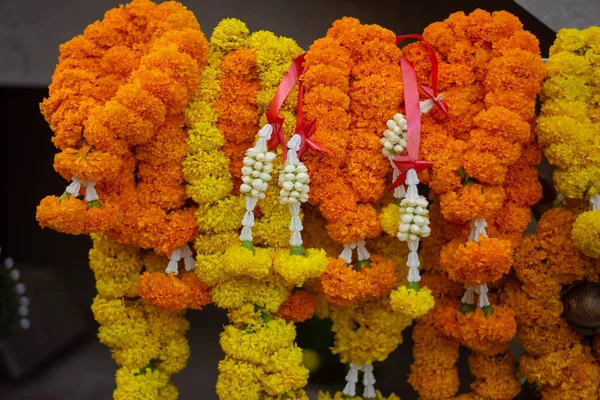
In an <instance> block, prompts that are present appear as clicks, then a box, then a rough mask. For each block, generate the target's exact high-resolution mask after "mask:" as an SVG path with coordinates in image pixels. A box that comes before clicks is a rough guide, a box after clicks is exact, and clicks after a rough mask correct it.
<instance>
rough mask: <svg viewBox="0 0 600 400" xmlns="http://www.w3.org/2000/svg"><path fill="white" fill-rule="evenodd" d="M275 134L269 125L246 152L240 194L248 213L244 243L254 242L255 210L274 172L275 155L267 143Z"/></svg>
mask: <svg viewBox="0 0 600 400" xmlns="http://www.w3.org/2000/svg"><path fill="white" fill-rule="evenodd" d="M272 134H273V126H272V125H270V124H267V125H265V126H263V127H262V128H261V129H260V131H258V140H257V141H256V144H255V145H254V147H252V148H249V149H248V150H246V155H245V156H244V161H243V162H244V166H243V167H242V182H243V183H242V184H241V185H240V192H241V193H243V194H245V195H246V197H245V199H244V201H245V206H246V212H245V214H244V218H243V219H242V232H241V234H240V240H241V241H242V242H245V241H249V242H252V227H253V226H254V208H255V207H256V203H257V201H258V200H259V199H264V198H265V196H266V194H265V193H266V191H267V188H268V187H269V181H270V180H271V178H272V176H271V172H273V160H275V157H276V156H275V153H273V152H270V151H267V141H268V140H269V139H270V138H271V135H272Z"/></svg>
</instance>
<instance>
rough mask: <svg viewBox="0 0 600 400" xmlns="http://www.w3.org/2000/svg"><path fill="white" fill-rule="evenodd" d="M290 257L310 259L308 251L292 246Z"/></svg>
mask: <svg viewBox="0 0 600 400" xmlns="http://www.w3.org/2000/svg"><path fill="white" fill-rule="evenodd" d="M290 255H292V256H302V257H308V254H307V253H306V250H305V249H304V247H302V246H292V248H291V250H290Z"/></svg>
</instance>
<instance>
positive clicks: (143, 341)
mask: <svg viewBox="0 0 600 400" xmlns="http://www.w3.org/2000/svg"><path fill="white" fill-rule="evenodd" d="M92 240H93V242H94V247H93V248H92V250H90V267H91V268H92V270H93V271H94V275H95V277H96V288H97V290H98V295H97V296H96V298H95V299H94V303H93V305H92V311H93V313H94V317H95V319H96V321H98V323H99V324H100V328H99V331H98V338H99V339H100V342H102V343H103V344H105V345H107V346H108V347H109V348H110V349H111V352H112V357H113V359H114V360H115V362H116V363H117V364H118V365H119V370H118V371H117V373H116V381H117V388H116V390H115V392H114V398H115V399H130V398H132V397H136V398H137V397H139V396H141V395H142V394H143V396H145V398H148V399H177V398H178V391H177V388H176V387H175V386H174V385H173V384H172V383H170V376H171V375H172V374H174V373H177V372H179V371H181V370H182V369H183V368H184V367H185V365H186V364H187V359H188V357H189V345H188V342H187V339H186V338H185V332H186V331H187V329H188V327H189V324H188V322H187V320H186V319H185V317H184V316H183V314H182V313H181V312H178V313H167V312H164V311H160V310H158V309H156V308H153V307H152V306H150V305H147V304H145V302H144V301H142V300H141V299H140V298H139V297H138V295H137V290H136V286H137V283H138V278H139V276H140V272H141V271H142V269H143V268H144V267H145V268H146V270H148V271H155V270H156V269H157V268H158V269H159V270H160V269H162V268H163V266H162V265H163V262H162V258H159V257H156V256H153V255H152V253H149V254H148V255H147V256H146V257H144V256H143V255H142V253H141V252H140V250H139V248H135V247H134V246H130V245H121V244H118V243H115V242H112V241H111V240H110V239H108V238H107V236H106V235H105V234H94V235H92ZM157 260H158V262H156V261H157ZM124 332H125V333H124Z"/></svg>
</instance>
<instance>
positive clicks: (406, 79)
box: [392, 56, 433, 189]
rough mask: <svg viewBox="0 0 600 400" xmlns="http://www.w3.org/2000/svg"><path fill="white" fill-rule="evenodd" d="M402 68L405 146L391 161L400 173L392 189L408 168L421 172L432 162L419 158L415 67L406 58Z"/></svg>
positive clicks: (397, 184)
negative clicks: (403, 152) (401, 153)
mask: <svg viewBox="0 0 600 400" xmlns="http://www.w3.org/2000/svg"><path fill="white" fill-rule="evenodd" d="M400 67H401V68H402V81H403V83H404V106H405V109H406V125H407V132H406V136H407V148H406V155H405V156H397V157H394V159H393V160H392V162H393V163H394V165H395V166H396V167H398V169H399V170H400V172H401V173H400V174H399V175H398V177H397V178H396V180H395V181H394V183H393V184H392V189H395V188H397V187H398V186H400V185H402V184H403V183H404V179H403V177H404V174H405V173H406V172H407V171H408V170H409V169H414V170H415V171H416V172H421V171H423V170H425V169H427V168H429V167H430V166H431V165H433V163H431V162H429V161H423V160H419V159H418V158H419V146H420V141H421V109H420V108H419V89H418V87H417V74H416V73H415V67H414V66H413V65H412V63H411V62H410V61H408V58H406V57H405V56H402V58H401V59H400Z"/></svg>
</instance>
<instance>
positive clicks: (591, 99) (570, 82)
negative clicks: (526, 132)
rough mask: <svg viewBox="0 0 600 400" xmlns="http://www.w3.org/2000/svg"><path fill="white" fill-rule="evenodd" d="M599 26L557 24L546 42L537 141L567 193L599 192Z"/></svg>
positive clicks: (558, 184) (559, 186)
mask: <svg viewBox="0 0 600 400" xmlns="http://www.w3.org/2000/svg"><path fill="white" fill-rule="evenodd" d="M599 53H600V27H590V28H588V29H585V30H582V31H579V30H577V29H562V30H560V31H559V32H558V34H557V37H556V41H555V42H554V44H553V45H552V47H551V48H550V58H549V59H548V63H547V67H548V76H547V78H546V81H545V82H544V86H543V99H544V104H543V105H542V111H541V115H540V117H539V118H538V120H537V133H538V138H539V143H540V144H541V145H542V147H543V148H544V152H545V155H546V158H548V161H550V163H551V164H553V165H555V166H556V167H557V169H556V171H555V172H554V182H555V184H556V187H557V189H558V190H559V191H560V192H561V193H563V194H564V195H565V196H567V197H569V198H575V199H580V198H584V197H586V196H591V195H594V194H597V193H600V135H599V134H598V133H599V132H600V78H599V77H598V73H597V70H598V68H599V67H600V59H599V57H598V54H599Z"/></svg>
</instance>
